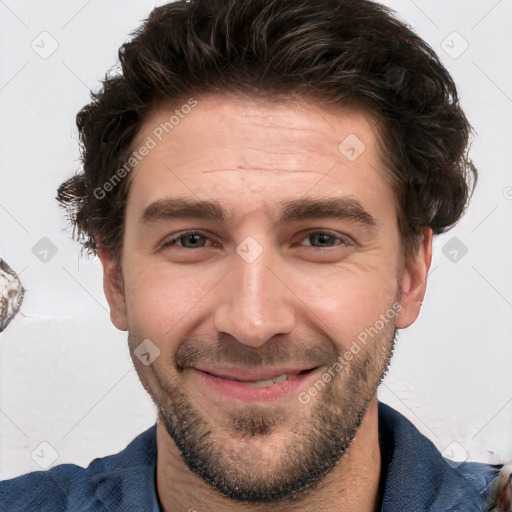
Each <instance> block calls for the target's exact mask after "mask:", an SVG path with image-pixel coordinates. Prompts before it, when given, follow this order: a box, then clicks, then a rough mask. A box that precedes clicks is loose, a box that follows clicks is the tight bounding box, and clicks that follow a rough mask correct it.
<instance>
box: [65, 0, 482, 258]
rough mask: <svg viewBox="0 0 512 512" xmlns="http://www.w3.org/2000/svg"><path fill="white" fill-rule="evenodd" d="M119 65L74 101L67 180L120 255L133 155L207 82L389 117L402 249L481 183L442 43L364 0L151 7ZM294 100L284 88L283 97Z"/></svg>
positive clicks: (192, 2) (230, 0)
mask: <svg viewBox="0 0 512 512" xmlns="http://www.w3.org/2000/svg"><path fill="white" fill-rule="evenodd" d="M119 59H120V62H121V66H122V73H120V74H118V75H114V76H107V77H105V81H104V82H103V87H102V89H101V90H100V91H99V92H98V93H95V94H92V102H91V103H90V104H88V105H86V106H85V107H84V108H83V109H82V110H81V111H80V112H79V113H78V115H77V126H78V130H79V133H80V141H81V149H82V164H83V170H81V171H80V172H79V173H77V174H76V175H75V176H73V177H72V178H71V179H70V180H68V181H66V182H65V183H63V184H62V185H61V186H60V187H59V190H58V197H57V199H58V201H59V202H60V203H61V204H62V205H63V206H65V207H67V208H68V212H69V215H70V218H71V220H72V222H73V224H74V226H75V228H76V232H77V234H78V239H79V240H80V241H81V242H82V243H83V246H84V248H85V249H87V250H89V251H91V252H93V253H95V252H96V249H97V244H98V242H99V241H101V243H102V245H103V246H104V247H105V248H106V249H107V250H109V251H110V252H111V253H112V254H114V255H117V256H118V257H119V255H120V252H121V250H122V235H123V230H124V210H125V205H126V198H127V195H128V190H129V185H130V179H129V176H128V177H127V178H124V179H123V180H122V181H121V182H120V183H119V185H118V186H113V187H108V189H109V190H108V193H106V192H105V193H104V194H103V193H102V197H100V198H99V197H98V194H97V193H95V191H97V190H98V188H101V189H102V190H104V189H103V186H104V184H105V183H107V182H108V181H109V180H110V179H111V178H112V176H114V175H115V173H116V171H118V170H119V169H121V168H123V166H125V165H126V161H127V159H128V158H129V156H130V153H131V151H133V148H132V146H133V142H134V139H135V137H136V135H137V134H138V132H139V130H140V128H141V125H142V123H143V121H144V119H145V116H146V115H147V114H148V112H149V111H150V109H151V107H152V106H153V105H155V104H157V103H158V102H161V101H175V100H177V99H178V98H186V97H190V96H194V97H200V96H201V95H207V94H211V93H220V94H230V93H234V94H240V93H242V94H245V95H249V96H252V97H257V98H260V97H267V98H274V99H275V98H280V97H282V98H286V97H290V96H291V95H293V96H299V97H304V98H312V99H316V100H318V101H321V102H326V103H330V104H339V105H345V104H355V105H358V106H360V107H361V108H364V109H366V110H369V111H370V112H372V113H373V114H374V116H375V117H376V118H377V119H379V120H380V130H379V131H380V132H381V147H382V153H383V155H382V156H383V160H384V161H385V162H386V164H387V167H388V169H387V172H388V175H389V176H388V177H389V180H390V182H391V184H392V186H393V188H394V190H395V194H396V197H397V204H398V212H399V213H398V225H399V228H400V231H401V234H402V239H403V245H404V252H405V255H406V256H409V255H411V254H412V253H413V252H414V251H415V250H416V249H417V243H418V239H419V235H420V234H421V232H422V230H423V228H425V227H430V228H432V230H433V232H434V233H435V234H438V233H442V232H443V231H445V230H447V229H448V228H450V227H451V226H453V225H454V224H455V223H456V222H457V221H458V220H459V219H460V217H461V216H462V214H463V213H464V210H465V208H466V205H467V202H468V200H469V197H470V195H471V192H472V188H473V186H474V183H476V177H477V173H476V169H475V168H474V166H473V164H472V162H471V161H470V160H469V159H468V156H467V150H468V141H469V135H470V131H471V127H470V125H469V124H468V121H467V119H466V117H465V115H464V113H463V111H462V109H461V108H460V106H459V100H458V97H457V90H456V87H455V84H454V82H453V80H452V78H451V77H450V75H449V73H448V71H447V70H446V69H445V68H444V67H443V65H442V64H441V63H440V61H439V58H438V57H437V55H436V54H435V52H434V51H433V50H432V48H431V47H430V46H429V45H428V44H427V43H426V42H424V41H423V40H422V39H421V38H420V37H418V36H417V35H416V34H415V33H414V32H413V31H412V30H411V29H410V28H409V27H408V26H407V25H405V24H404V23H402V22H400V21H399V20H397V19H396V18H395V17H394V14H393V12H392V11H391V10H390V9H388V8H386V7H384V6H382V5H380V4H377V3H374V2H371V1H368V0H181V1H177V2H173V3H170V4H168V5H165V6H162V7H158V8H156V9H154V10H153V11H152V12H151V14H150V16H149V18H148V19H147V20H146V21H145V23H144V24H143V25H142V26H141V27H140V29H139V30H137V31H136V32H135V34H134V35H133V39H132V40H131V41H130V42H128V43H126V44H123V45H122V46H121V48H120V49H119ZM283 101H284V100H283Z"/></svg>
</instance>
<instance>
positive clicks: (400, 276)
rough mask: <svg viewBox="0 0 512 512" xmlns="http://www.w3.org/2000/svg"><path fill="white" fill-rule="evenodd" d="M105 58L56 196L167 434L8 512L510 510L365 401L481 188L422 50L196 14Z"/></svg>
mask: <svg viewBox="0 0 512 512" xmlns="http://www.w3.org/2000/svg"><path fill="white" fill-rule="evenodd" d="M120 60H121V64H122V74H119V75H118V76H112V77H110V78H108V79H107V80H106V82H105V84H104V88H103V90H102V91H101V92H100V93H98V94H97V95H95V97H94V99H93V102H92V103H91V104H90V105H87V106H86V107H84V109H82V111H81V112H80V113H79V114H78V117H77V125H78V128H79V131H80V136H81V141H82V144H83V148H82V149H83V167H84V168H83V172H82V173H81V174H79V175H77V176H75V177H73V178H72V179H70V180H69V181H68V182H66V183H64V184H63V185H62V186H61V187H60V189H59V194H58V198H59V200H60V202H61V203H62V204H63V205H65V206H67V207H68V208H69V209H70V213H71V215H72V218H73V220H74V222H75V225H76V228H77V229H78V232H79V234H80V236H81V239H82V241H83V243H84V246H85V247H86V248H87V249H89V250H90V251H91V252H92V253H94V254H97V255H98V256H99V258H100V260H101V262H102V265H103V269H104V290H105V294H106V297H107V300H108V302H109V305H110V311H111V319H112V322H113V324H114V325H115V326H116V327H117V328H118V329H121V330H124V331H127V332H128V341H129V347H130V353H131V355H132V358H133V362H134V364H135V367H136V369H137V371H138V374H139V377H140V380H141V382H142V384H143V385H144V387H145V389H146V390H147V391H148V393H149V394H150V396H151V397H152V399H153V400H154V402H155V404H156V405H157V408H158V421H157V424H156V426H155V427H153V428H151V429H149V430H148V431H147V432H145V433H143V434H141V435H140V436H139V437H138V438H136V439H135V440H134V441H133V442H132V443H131V444H130V445H129V446H128V447H127V448H126V449H125V450H124V451H123V452H121V453H120V454H117V455H113V456H109V457H105V458H103V459H97V460H95V461H93V462H92V463H91V465H90V466H89V467H88V468H86V469H82V468H78V467H77V466H73V465H61V466H57V467H55V468H53V469H52V470H50V471H48V472H45V473H43V472H39V473H31V474H29V475H25V476H22V477H19V478H16V479H13V480H10V481H7V482H4V483H3V484H2V490H1V492H2V495H1V499H2V507H3V508H5V509H6V510H37V511H42V510H51V511H57V510H70V511H79V510H84V511H85V510H130V511H132V510H133V511H136V510H140V511H157V510H163V511H173V512H174V511H187V510H188V511H198V512H203V511H204V512H207V511H222V512H229V511H239V510H244V511H253V510H254V511H256V510H257V511H276V510H279V511H288V510H294V511H327V510H329V511H334V510H336V511H337V510H340V511H341V510H343V511H358V512H361V511H376V510H383V511H391V512H396V511H426V510H428V511H447V510H453V511H455V510H457V511H464V512H467V511H471V510H479V511H480V510H507V509H509V507H510V505H509V504H508V503H507V500H506V491H507V483H506V481H505V478H506V475H507V473H504V478H502V479H500V478H499V468H495V467H491V466H487V465H485V464H478V463H462V464H461V465H460V466H458V467H456V468H454V467H452V466H451V465H449V464H448V463H447V462H445V461H444V459H443V458H442V457H441V455H440V454H439V452H438V451H437V450H436V449H435V447H434V446H433V445H432V444H431V443H430V441H428V440H427V439H426V438H425V437H423V436H422V435H421V434H420V433H419V432H418V431H417V430H416V429H415V428H414V427H413V426H412V425H411V424H410V423H409V422H408V421H407V420H406V419H405V418H403V417H402V416H401V415H400V414H398V413H397V412H396V411H393V410H392V409H391V408H389V407H387V406H385V405H384V404H379V402H378V400H377V398H376V392H377V388H378V385H379V383H380V382H381V380H382V378H383V376H384V374H385V372H386V370H387V368H388V365H389V361H390V358H391V355H392V352H393V346H394V340H395V336H396V332H397V330H398V329H404V328H406V327H408V326H409V325H411V324H412V323H413V322H414V321H415V320H416V318H417V316H418V314H419V311H420V307H421V303H422V300H423V297H424V294H425V289H426V282H427V274H428V270H429V266H430V260H431V251H432V236H433V235H434V234H438V233H441V232H443V231H445V230H447V229H448V228H449V227H451V226H452V225H453V224H454V223H456V222H457V221H458V219H459V218H460V217H461V215H462V213H463V211H464V209H465V207H466V204H467V201H468V198H469V196H470V194H471V190H472V182H474V179H475V178H476V170H475V169H474V167H473V165H472V164H471V162H470V161H469V160H468V158H467V155H466V150H467V145H468V134H469V131H470V127H469V124H468V122H467V120H466V118H465V116H464V113H463V112H462V110H461V109H460V107H459V105H458V99H457V91H456V88H455V85H454V84H453V82H452V79H451V78H450V76H449V74H448V73H447V71H446V70H445V69H444V68H443V67H442V65H441V64H440V62H439V60H438V59H437V57H436V55H435V54H434V52H433V51H432V50H431V49H430V48H429V47H428V46H427V45H426V44H425V43H424V42H423V41H422V40H421V39H419V38H418V37H417V36H416V35H415V34H413V33H412V32H411V31H410V30H409V29H408V28H407V27H406V26H404V25H403V24H401V23H400V22H398V21H397V20H396V19H395V18H394V17H393V16H392V14H391V13H390V12H389V11H388V10H387V9H385V8H384V7H382V6H380V5H378V4H375V3H372V2H369V1H353V0H314V1H313V0H309V1H302V2H297V1H296V0H294V1H291V0H237V1H235V0H191V1H180V2H176V3H173V4H169V5H167V6H163V7H160V8H158V9H155V10H154V11H153V12H152V13H151V15H150V17H149V19H148V20H147V22H146V23H145V24H144V25H143V27H142V28H141V29H140V30H139V31H138V32H137V34H136V35H135V37H134V39H133V40H132V41H130V42H129V43H127V44H125V45H123V46H122V47H121V50H120ZM498 495H499V498H498ZM498 503H499V505H498Z"/></svg>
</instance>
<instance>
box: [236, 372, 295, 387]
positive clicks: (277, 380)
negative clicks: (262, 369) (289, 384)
mask: <svg viewBox="0 0 512 512" xmlns="http://www.w3.org/2000/svg"><path fill="white" fill-rule="evenodd" d="M287 378H288V375H287V374H286V373H283V374H282V375H279V376H278V377H274V378H273V379H266V380H256V381H252V382H249V381H246V382H245V384H247V385H248V386H251V387H253V388H268V387H270V386H273V385H274V384H279V383H280V382H284V381H285V380H286V379H287Z"/></svg>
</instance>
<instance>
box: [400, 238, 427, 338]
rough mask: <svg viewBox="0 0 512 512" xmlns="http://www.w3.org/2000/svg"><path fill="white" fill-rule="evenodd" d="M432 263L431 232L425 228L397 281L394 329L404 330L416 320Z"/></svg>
mask: <svg viewBox="0 0 512 512" xmlns="http://www.w3.org/2000/svg"><path fill="white" fill-rule="evenodd" d="M431 262H432V230H431V229H430V228H426V229H425V230H424V231H423V238H422V239H421V242H420V246H419V248H418V251H417V252H416V254H415V255H414V256H412V257H410V258H409V260H408V261H406V262H405V264H404V268H403V271H402V275H401V276H400V279H399V285H400V289H401V292H402V294H401V298H400V304H401V306H402V309H401V310H400V312H399V313H398V316H397V321H396V327H397V328H398V329H405V328H406V327H409V326H410V325H411V324H413V323H414V321H415V320H416V319H417V318H418V315H419V314H420V309H421V305H422V303H423V297H424V296H425V291H426V289H427V277H428V271H429V269H430V263H431Z"/></svg>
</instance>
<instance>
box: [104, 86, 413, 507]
mask: <svg viewBox="0 0 512 512" xmlns="http://www.w3.org/2000/svg"><path fill="white" fill-rule="evenodd" d="M176 108H178V109H179V105H178V106H176V105H173V107H172V108H171V107H161V108H159V109H158V110H155V111H154V112H153V113H152V115H151V116H150V117H149V118H148V119H147V121H146V123H145V125H144V126H143V128H142V131H141V132H140V133H139V136H138V140H137V143H136V144H135V147H134V149H136V150H137V149H138V148H139V147H141V146H142V145H143V144H147V145H149V146H153V143H149V144H148V141H149V139H148V137H151V139H153V141H154V142H155V143H156V146H155V147H154V148H152V149H151V150H150V151H149V152H148V154H147V156H145V157H144V158H143V159H142V161H141V162H140V163H139V164H138V165H137V167H136V169H135V170H134V171H133V182H132V185H131V189H130V193H129V197H128V202H127V207H126V218H125V220H126V224H125V233H124V240H123V253H122V259H121V266H122V283H123V286H122V289H121V291H119V292H118V293H117V298H115V297H114V296H115V295H116V294H115V292H114V293H112V292H110V293H109V292H108V291H107V296H108V297H109V302H110V304H111V310H112V317H113V320H114V323H115V324H116V325H117V326H118V327H119V328H122V329H128V330H129V342H130V347H131V352H132V355H133V352H134V350H135V349H136V348H137V347H138V346H139V344H140V343H141V342H143V340H150V342H151V343H150V344H149V345H144V347H146V348H147V347H150V348H151V347H153V348H151V349H150V350H149V352H150V353H151V354H153V352H151V351H152V350H153V349H154V346H156V347H158V350H159V351H160V353H159V355H158V357H157V358H156V359H155V360H154V361H153V362H152V363H151V364H149V365H147V366H146V365H145V364H143V363H142V362H141V361H139V359H138V358H136V357H134V358H133V360H134V363H135V365H136V367H137V371H138V373H139V376H140V379H141V381H142V383H143V384H144V386H145V388H146V389H147V390H148V392H149V393H150V395H151V396H152V398H153V400H154V401H155V403H156V404H157V406H158V409H159V413H160V417H161V419H162V420H163V424H165V427H166V429H167V431H168V433H169V434H170V436H171V437H172V439H173V440H174V442H175V443H176V444H177V446H178V447H179V449H180V450H181V452H182V455H183V457H184V459H185V461H186V462H187V464H188V465H189V467H190V468H191V469H193V470H194V471H196V472H197V473H199V474H200V475H201V476H202V477H203V478H204V479H205V480H207V481H209V482H210V483H211V484H212V485H214V486H215V487H216V488H218V489H219V490H220V491H222V492H223V493H224V494H226V495H228V496H231V497H232V498H235V499H248V500H253V501H267V500H270V499H276V498H279V497H284V496H286V495H289V494H290V493H291V492H292V491H297V490H299V489H303V488H305V487H306V486H309V487H311V484H312V483H314V482H316V481H318V480H319V479H321V478H322V477H323V476H325V474H326V473H327V472H328V471H329V470H330V469H332V468H333V467H334V466H335V465H336V464H337V462H338V461H339V459H340V457H341V456H342V455H343V454H344V452H345V451H346V449H347V447H348V446H349V444H350V442H351V440H352V438H353V437H354V435H355V433H356V431H357V429H358V427H359V425H360V423H361V421H362V418H363V416H364V415H365V412H366V409H367V405H368V402H369V401H370V399H371V398H372V397H374V395H375V393H376V389H377V386H378V384H379V382H380V381H381V379H382V377H383V374H384V373H385V370H386V368H387V365H388V362H389V358H390V355H391V352H392V348H393V340H394V334H395V329H396V328H397V327H404V326H406V324H408V323H411V322H412V321H413V319H414V318H415V316H416V314H417V311H415V309H414V308H411V307H410V306H407V305H406V304H404V296H405V297H409V295H408V293H409V292H410V289H409V288H410V286H411V283H412V282H413V279H412V277H414V271H413V272H411V270H410V268H408V267H407V265H404V263H403V261H402V259H401V253H402V252H401V240H400V236H399V231H398V226H397V221H396V218H397V209H396V204H395V197H394V195H393V192H392V190H391V188H390V186H389V185H388V184H387V182H386V180H385V170H384V169H383V165H382V163H381V159H380V155H379V150H378V148H377V142H376V138H375V133H374V130H375V129H376V126H375V124H374V122H373V121H372V118H371V117H369V116H367V115H363V114H361V113H358V112H357V111H354V110H348V109H337V110H334V109H332V110H327V109H324V108H322V107H320V106H319V105H317V104H314V103H313V104H311V103H309V104H308V103H305V102H299V103H297V104H294V105H291V104H278V105H270V104H266V103H257V102H252V101H248V100H246V101H241V100H240V101H236V100H232V99H228V98H226V97H222V96H210V97H206V98H204V99H201V100H200V101H199V102H198V104H197V106H195V107H194V108H192V109H184V110H181V112H183V111H187V112H188V110H191V111H190V112H189V113H187V114H186V115H183V114H182V116H180V120H179V123H177V124H175V125H174V127H173V128H172V131H171V130H169V133H168V134H167V135H165V132H164V135H165V136H163V137H162V134H161V132H162V130H161V129H160V131H158V130H157V131H156V132H155V129H157V128H158V127H159V126H160V127H161V126H162V125H161V123H166V122H168V121H169V119H170V117H171V116H172V115H173V114H174V111H175V109H176ZM167 126H169V125H167ZM155 133H158V134H159V135H160V137H161V138H162V140H161V141H160V140H158V137H156V136H155ZM347 137H348V138H347ZM342 141H344V142H343V143H342ZM340 143H342V144H341V146H340ZM361 151H362V152H361ZM190 231H192V232H193V233H192V234H191V233H190ZM108 288H109V285H106V289H108ZM401 291H405V292H406V293H405V294H404V295H402V294H401ZM113 297H114V298H113ZM399 301H402V305H400V304H399ZM404 306H405V307H404ZM402 308H403V310H401V309H402ZM398 311H400V313H398ZM413 317H414V318H413ZM383 318H385V321H384V320H383ZM362 333H366V339H365V337H364V335H362ZM369 333H371V335H370V334H369ZM362 340H365V341H364V342H363V341H362ZM147 343H148V342H147V341H146V344H147ZM154 353H157V351H156V350H155V351H154ZM348 353H350V354H352V356H351V357H350V356H347V354H348ZM146 358H147V356H146ZM274 381H276V382H274Z"/></svg>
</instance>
